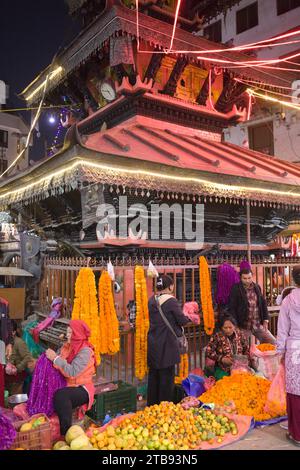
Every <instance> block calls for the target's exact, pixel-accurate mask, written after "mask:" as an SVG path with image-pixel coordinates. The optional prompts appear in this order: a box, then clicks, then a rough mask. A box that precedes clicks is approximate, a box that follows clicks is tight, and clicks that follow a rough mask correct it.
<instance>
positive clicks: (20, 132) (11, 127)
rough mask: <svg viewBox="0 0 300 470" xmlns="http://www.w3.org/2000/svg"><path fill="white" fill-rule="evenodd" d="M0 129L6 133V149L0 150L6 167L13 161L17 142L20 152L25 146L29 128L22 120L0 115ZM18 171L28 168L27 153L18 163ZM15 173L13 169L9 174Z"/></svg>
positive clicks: (12, 116)
mask: <svg viewBox="0 0 300 470" xmlns="http://www.w3.org/2000/svg"><path fill="white" fill-rule="evenodd" d="M0 129H1V130H3V131H8V148H6V149H4V151H2V148H1V149H0V155H2V152H3V155H4V159H5V160H7V162H8V166H9V165H10V164H11V163H12V162H13V161H14V160H15V158H16V157H17V152H18V142H19V143H20V147H21V150H22V148H23V147H24V146H25V141H26V138H27V135H28V132H29V127H28V126H27V124H25V122H24V121H23V119H22V118H20V117H19V116H16V115H13V114H10V113H0ZM18 165H19V169H20V171H21V170H24V169H25V168H27V167H28V151H27V152H26V153H25V155H24V156H23V157H22V158H21V159H20V160H19V162H18ZM15 171H17V168H15V170H14V171H12V173H11V174H13V173H14V172H15Z"/></svg>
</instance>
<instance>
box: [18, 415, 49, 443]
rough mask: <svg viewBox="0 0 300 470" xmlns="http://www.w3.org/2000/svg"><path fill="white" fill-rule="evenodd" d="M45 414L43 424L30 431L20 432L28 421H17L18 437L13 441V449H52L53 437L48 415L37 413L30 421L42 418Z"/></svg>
mask: <svg viewBox="0 0 300 470" xmlns="http://www.w3.org/2000/svg"><path fill="white" fill-rule="evenodd" d="M41 416H43V417H44V418H45V420H46V422H45V423H44V424H41V425H40V426H38V427H37V428H35V429H31V430H30V431H25V432H19V430H20V428H21V426H22V425H23V424H25V423H28V422H29V420H27V421H18V422H17V423H16V425H15V426H16V430H17V437H16V440H15V442H14V443H13V445H12V447H11V450H14V449H25V450H51V448H52V437H51V428H50V422H49V419H48V418H47V416H45V415H43V414H37V415H34V416H32V417H31V419H30V421H32V420H34V419H37V418H40V417H41Z"/></svg>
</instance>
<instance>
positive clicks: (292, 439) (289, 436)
mask: <svg viewBox="0 0 300 470" xmlns="http://www.w3.org/2000/svg"><path fill="white" fill-rule="evenodd" d="M286 437H287V439H288V440H289V441H290V442H292V443H293V444H294V445H295V446H297V447H300V441H296V439H294V438H293V437H292V436H291V435H290V433H288V432H287V433H286Z"/></svg>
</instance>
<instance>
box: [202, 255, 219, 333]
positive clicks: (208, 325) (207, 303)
mask: <svg viewBox="0 0 300 470" xmlns="http://www.w3.org/2000/svg"><path fill="white" fill-rule="evenodd" d="M199 278H200V295H201V305H202V312H203V321H204V329H205V332H206V334H207V335H212V334H213V332H214V329H215V312H214V308H213V302H212V293H211V282H210V273H209V268H208V264H207V261H206V259H205V258H204V256H201V257H200V259H199Z"/></svg>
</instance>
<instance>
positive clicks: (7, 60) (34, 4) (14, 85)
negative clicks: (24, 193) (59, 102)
mask: <svg viewBox="0 0 300 470" xmlns="http://www.w3.org/2000/svg"><path fill="white" fill-rule="evenodd" d="M78 29H79V27H78V24H75V23H74V22H73V20H72V19H71V18H70V17H69V16H68V10H67V6H66V5H65V2H64V0H1V8H0V80H4V81H5V82H6V83H7V84H9V86H10V99H9V102H8V103H7V105H8V106H9V107H24V104H25V102H24V101H23V100H21V99H20V98H18V96H17V95H18V93H20V92H21V91H22V90H23V89H24V88H25V87H26V86H27V85H28V84H29V83H30V82H31V81H32V80H33V79H34V78H35V77H36V76H37V75H38V74H39V72H40V71H41V70H42V69H43V68H45V67H46V66H47V65H49V64H50V63H51V61H52V59H53V57H54V55H55V53H56V52H57V51H58V49H59V48H61V47H62V46H63V45H66V44H67V43H68V42H70V41H71V39H72V38H73V37H74V35H75V34H76V33H77V32H78ZM22 115H23V117H25V119H27V121H28V122H29V121H30V112H25V113H23V114H22ZM56 127H57V126H55V125H54V126H52V128H51V126H50V125H49V124H47V120H46V115H45V114H44V115H43V116H42V118H41V122H40V128H41V137H40V139H36V143H35V146H34V149H33V151H32V152H31V158H33V159H37V158H41V157H43V156H44V155H43V154H41V153H42V152H43V148H44V143H43V142H44V140H45V138H46V139H47V141H48V144H50V145H51V143H52V139H53V135H54V134H55V131H56Z"/></svg>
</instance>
